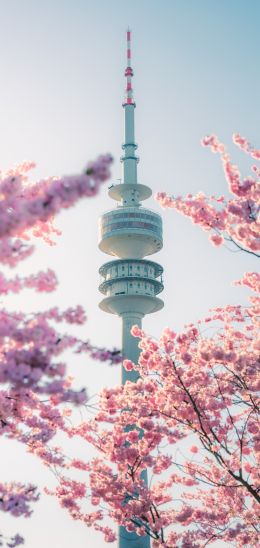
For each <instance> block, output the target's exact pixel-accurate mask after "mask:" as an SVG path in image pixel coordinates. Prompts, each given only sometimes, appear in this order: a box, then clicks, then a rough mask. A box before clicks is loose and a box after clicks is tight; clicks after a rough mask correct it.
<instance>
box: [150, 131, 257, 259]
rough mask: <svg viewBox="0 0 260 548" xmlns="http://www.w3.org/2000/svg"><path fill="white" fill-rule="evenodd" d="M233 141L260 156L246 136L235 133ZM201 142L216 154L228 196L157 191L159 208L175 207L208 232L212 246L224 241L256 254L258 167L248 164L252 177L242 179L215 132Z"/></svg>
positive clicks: (243, 148) (245, 150)
mask: <svg viewBox="0 0 260 548" xmlns="http://www.w3.org/2000/svg"><path fill="white" fill-rule="evenodd" d="M233 141H234V143H235V144H236V145H237V146H239V147H240V148H241V150H243V151H244V152H246V153H247V154H249V155H250V156H251V157H253V158H254V159H256V160H259V159H260V151H259V150H256V149H254V148H253V147H252V146H251V145H250V144H249V142H248V141H247V140H246V139H244V138H243V137H241V136H240V135H238V134H235V135H234V136H233ZM202 144H203V146H205V147H210V148H211V150H212V151H213V152H215V153H218V154H220V157H221V160H222V165H223V169H224V173H225V177H226V180H227V182H228V191H229V193H230V198H226V199H225V197H224V196H218V197H216V196H210V197H207V196H206V195H205V194H204V193H203V192H199V193H198V194H196V195H195V196H193V195H192V194H188V195H187V196H185V197H182V196H178V197H173V196H170V195H167V194H166V193H165V192H159V193H158V194H157V195H156V199H157V200H158V202H159V203H160V204H161V205H162V207H164V208H173V209H176V210H177V211H178V212H179V213H181V214H183V215H185V216H187V217H189V218H190V219H191V220H192V222H193V223H195V224H197V225H199V226H200V227H201V228H202V229H203V230H205V231H207V232H209V233H210V235H209V239H210V241H211V242H212V244H213V245H215V246H220V245H222V244H223V243H224V242H225V241H227V242H232V243H233V244H234V245H235V246H236V247H237V248H239V249H242V250H244V251H247V252H249V253H252V254H254V255H257V254H258V252H259V250H260V238H259V200H260V190H259V176H260V172H259V169H258V168H257V167H256V166H252V171H253V173H254V176H252V175H250V176H248V177H246V178H245V179H242V178H241V174H240V171H239V169H238V167H237V166H235V165H233V164H232V162H231V159H230V155H229V154H228V153H227V151H226V149H225V146H224V145H223V143H221V142H220V141H219V140H218V138H217V137H216V136H215V135H210V136H209V137H205V138H204V139H203V141H202Z"/></svg>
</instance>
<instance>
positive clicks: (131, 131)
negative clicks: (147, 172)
mask: <svg viewBox="0 0 260 548" xmlns="http://www.w3.org/2000/svg"><path fill="white" fill-rule="evenodd" d="M125 76H126V82H127V84H126V97H125V100H124V103H123V108H124V118H125V139H124V141H125V142H124V144H123V145H122V148H123V151H124V154H123V156H122V157H121V161H122V164H123V180H122V182H120V184H115V185H112V186H111V187H110V189H109V196H110V197H111V198H113V199H114V200H115V201H116V202H117V207H116V208H115V209H112V210H111V211H108V212H106V213H104V214H103V215H102V216H101V218H100V221H99V249H100V250H101V251H103V252H104V253H107V254H108V255H112V256H113V257H114V260H112V261H109V262H107V263H105V264H103V265H102V266H101V268H100V269H99V273H100V275H101V277H102V282H101V284H100V286H99V290H100V291H101V293H103V295H104V298H103V300H102V301H101V303H100V305H99V306H100V308H101V309H102V310H104V311H105V312H110V313H111V314H117V315H118V316H119V317H120V318H122V352H123V356H124V357H125V358H128V359H130V360H132V361H133V362H134V363H138V358H139V353H140V350H139V348H138V342H139V341H138V339H137V338H135V337H133V336H132V335H131V327H132V326H133V325H139V326H140V327H141V325H142V319H143V317H144V316H145V315H146V314H151V313H152V312H157V311H158V310H160V309H161V308H162V307H163V301H162V300H161V299H159V298H158V297H157V295H158V294H159V293H161V291H162V290H163V283H162V272H163V268H162V266H161V265H159V264H158V263H155V262H154V261H150V260H147V259H144V257H146V256H147V255H153V254H154V253H156V252H157V251H160V249H161V248H162V245H163V238H162V219H161V216H160V215H158V213H155V212H154V211H152V210H150V209H146V208H144V207H143V206H142V205H141V202H142V201H143V200H146V199H147V198H149V197H150V196H151V195H152V190H151V189H150V188H149V187H148V186H146V185H143V184H141V183H139V182H138V178H137V164H138V161H139V158H138V157H137V156H136V149H137V144H136V142H135V124H134V121H135V120H134V115H135V106H136V105H135V102H134V99H133V89H132V77H133V69H132V67H131V33H130V31H129V30H128V31H127V67H126V70H125ZM137 379H138V373H137V372H136V371H126V370H125V369H124V368H122V383H123V384H124V383H125V382H126V381H131V382H136V380H137ZM119 536H120V540H119V546H120V548H129V547H130V546H131V547H132V548H149V546H150V539H149V537H148V536H146V537H139V536H138V535H136V534H135V533H129V532H127V531H126V530H125V529H124V528H123V527H121V528H120V535H119Z"/></svg>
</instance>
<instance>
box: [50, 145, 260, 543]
mask: <svg viewBox="0 0 260 548" xmlns="http://www.w3.org/2000/svg"><path fill="white" fill-rule="evenodd" d="M234 139H235V142H236V144H238V145H239V146H240V148H242V149H243V150H245V151H246V152H247V153H249V154H251V156H252V157H254V158H255V159H259V156H260V154H259V151H256V150H255V149H253V148H252V147H251V146H250V145H249V143H248V142H247V141H246V140H244V139H242V138H241V137H240V136H235V138H234ZM204 144H205V145H210V146H212V147H213V149H214V150H215V151H217V152H219V153H220V154H221V155H222V160H223V164H224V168H225V173H226V177H227V179H228V182H229V185H230V190H231V193H232V194H233V196H232V197H231V199H227V200H224V199H223V198H220V199H215V198H213V197H212V198H210V199H206V198H205V197H204V196H201V195H198V196H197V197H191V196H189V197H187V198H185V199H183V198H177V199H174V198H170V197H167V196H166V195H165V194H162V193H160V194H159V195H158V199H159V201H160V202H161V203H162V205H163V206H166V207H173V208H175V209H177V210H179V211H181V212H182V213H184V214H185V215H188V216H189V217H191V218H192V220H193V221H194V222H196V223H198V224H200V226H202V227H203V228H204V229H206V230H210V231H211V240H212V242H213V243H214V244H215V245H216V244H217V245H220V244H221V243H223V242H224V240H225V239H226V240H228V241H230V242H232V243H233V244H234V245H235V246H237V248H239V249H240V250H243V251H244V252H245V253H251V254H253V255H256V250H257V249H258V243H257V219H256V213H257V196H258V195H257V180H256V179H253V178H252V179H247V180H244V181H241V179H240V175H239V173H238V170H237V168H235V167H234V166H233V165H232V164H231V163H230V159H229V156H228V155H227V154H226V152H225V149H224V147H223V145H222V144H221V143H219V141H218V140H217V138H215V137H211V138H207V139H206V140H205V141H204ZM254 173H255V174H256V177H258V176H259V171H258V169H257V168H254ZM215 202H217V205H215ZM212 204H214V205H212ZM218 204H220V209H219V208H218ZM221 208H222V209H221ZM236 283H237V284H238V285H241V286H246V287H248V288H250V289H251V290H252V291H253V292H259V289H260V276H259V275H258V274H257V273H255V272H250V273H247V274H245V275H244V277H243V279H242V280H240V281H238V282H236ZM258 317H259V298H258V297H257V296H256V295H252V296H251V297H250V303H249V305H248V306H245V307H244V306H241V305H232V306H229V305H227V306H226V307H222V308H216V309H213V310H212V311H211V312H210V313H209V315H208V317H207V318H205V319H204V320H201V321H199V322H198V324H197V325H194V324H187V326H186V327H185V329H184V331H183V332H181V333H175V332H174V331H173V330H171V329H169V328H167V329H165V330H164V332H163V334H162V336H161V338H160V340H159V341H157V340H155V339H154V338H152V337H150V336H147V335H146V333H145V332H144V331H142V330H140V328H138V327H134V328H133V330H132V333H133V335H134V336H136V337H139V338H140V343H139V346H140V348H141V355H140V359H139V363H138V364H133V363H132V362H130V361H129V360H125V361H124V367H125V368H126V369H127V370H135V371H137V372H138V375H139V379H138V380H137V382H136V383H131V382H129V381H128V382H127V383H126V384H125V385H124V386H117V387H115V388H110V389H108V388H105V389H103V390H102V391H101V394H100V398H99V408H98V409H99V410H98V412H97V413H96V415H95V417H94V419H93V420H90V421H84V422H83V423H82V424H79V425H76V426H73V427H71V425H69V424H67V425H65V427H64V426H63V430H64V431H65V432H66V433H67V434H68V436H70V437H74V436H78V437H80V438H81V439H82V440H84V441H85V442H86V443H87V444H89V443H90V444H92V445H93V446H94V447H95V448H96V450H97V457H95V458H94V459H93V460H92V461H91V462H89V461H88V460H87V459H86V460H85V461H83V460H82V459H78V458H74V459H72V460H67V459H66V458H65V457H64V460H63V462H62V464H61V465H60V482H59V485H58V487H57V489H56V492H55V495H56V496H57V497H58V499H59V501H60V504H61V506H63V507H64V508H65V509H67V511H68V512H69V513H70V515H71V516H72V517H73V518H74V519H77V520H81V521H83V522H84V523H85V524H86V525H87V526H93V527H94V528H95V529H96V530H99V531H101V532H102V533H103V535H104V539H105V541H106V542H114V541H115V539H116V533H115V530H113V528H111V527H109V526H107V524H106V518H107V517H109V518H110V519H112V520H113V521H114V523H115V524H117V525H118V524H120V525H123V526H124V527H126V529H127V530H128V531H135V532H137V534H138V535H140V536H142V535H149V536H150V537H151V539H152V542H153V547H154V548H156V547H158V546H164V547H165V548H177V547H178V548H179V547H183V548H184V547H185V548H189V547H190V548H191V547H193V548H200V547H204V546H206V545H210V544H213V543H214V542H215V541H216V540H220V541H222V542H224V543H225V544H226V543H227V545H230V543H232V545H235V546H237V547H242V546H243V547H244V546H249V547H250V548H251V547H253V546H257V543H258V539H259V533H260V531H259V521H258V520H259V503H260V483H259V451H260V443H259V390H260V379H259V374H258V371H259V338H258V334H259V321H258ZM68 470H70V474H69V473H68ZM145 470H149V471H150V473H151V474H150V475H151V482H150V483H149V485H146V483H145V481H144V475H143V473H144V471H145ZM78 471H82V474H83V479H82V480H81V481H80V480H79V479H78V476H77V473H78ZM86 477H88V481H86ZM90 497H91V503H92V505H93V506H94V507H95V508H94V511H89V509H88V508H87V506H86V499H89V498H90Z"/></svg>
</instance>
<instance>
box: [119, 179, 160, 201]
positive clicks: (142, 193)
mask: <svg viewBox="0 0 260 548" xmlns="http://www.w3.org/2000/svg"><path fill="white" fill-rule="evenodd" d="M130 190H136V191H137V192H138V194H139V199H140V201H142V200H147V199H148V198H150V197H151V196H152V193H153V192H152V189H151V188H149V186H146V185H142V184H140V183H120V184H118V185H113V186H112V187H110V189H109V191H108V195H109V196H110V198H113V199H114V200H116V201H117V202H120V200H122V198H123V195H124V193H125V192H129V191H130Z"/></svg>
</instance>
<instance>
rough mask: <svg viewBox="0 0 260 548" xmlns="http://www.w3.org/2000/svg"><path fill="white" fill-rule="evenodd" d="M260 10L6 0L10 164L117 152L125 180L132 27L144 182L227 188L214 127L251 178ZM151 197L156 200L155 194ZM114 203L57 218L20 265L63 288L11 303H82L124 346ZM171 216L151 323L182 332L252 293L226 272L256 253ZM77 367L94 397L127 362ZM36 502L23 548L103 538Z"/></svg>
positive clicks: (178, 2)
mask: <svg viewBox="0 0 260 548" xmlns="http://www.w3.org/2000/svg"><path fill="white" fill-rule="evenodd" d="M259 16H260V3H259V2H258V0H256V1H253V0H251V1H247V2H245V1H241V0H229V1H226V0H219V1H218V2H215V1H213V0H212V1H210V0H190V1H188V0H167V1H166V0H160V1H159V0H158V1H155V0H132V1H130V0H129V1H127V2H126V1H123V0H122V1H116V0H110V1H105V0H103V1H102V0H95V2H94V1H93V2H92V1H89V0H84V1H83V0H73V1H72V0H71V1H68V0H45V1H44V2H41V1H40V0H8V2H7V1H6V0H0V21H1V33H0V53H1V76H2V78H1V86H0V150H1V167H2V168H3V169H5V168H8V167H11V166H12V165H14V164H17V163H19V162H21V161H23V160H24V159H32V160H35V161H36V162H37V165H38V167H37V170H36V175H37V176H38V177H42V176H49V175H52V174H53V175H54V174H64V173H74V172H77V171H80V170H81V169H82V168H83V167H84V165H85V162H86V161H87V160H88V159H90V158H95V157H96V155H97V154H99V153H101V152H106V151H109V152H111V153H112V154H113V156H114V157H115V163H114V166H113V178H114V180H116V179H117V178H119V177H120V175H121V173H120V169H121V166H120V162H119V158H120V155H121V149H120V147H121V143H122V136H123V112H122V108H121V104H122V99H123V93H124V87H125V82H124V77H123V72H124V68H125V30H126V28H127V26H128V25H129V26H130V28H131V29H132V39H133V66H134V72H135V78H134V90H135V98H136V102H137V108H136V139H137V142H138V144H139V151H138V152H139V155H140V164H139V168H138V169H139V180H140V182H143V183H144V184H148V185H150V186H151V187H152V188H153V190H154V191H159V190H166V191H168V192H170V193H173V194H179V193H186V192H196V191H197V190H204V191H205V192H207V193H208V194H212V193H216V194H221V193H223V192H224V191H225V181H224V177H223V175H222V171H221V166H220V162H219V160H218V158H217V157H216V156H214V155H212V154H210V152H209V151H208V150H205V149H203V148H201V147H200V139H201V138H202V137H203V136H204V135H205V134H208V133H211V132H214V133H217V134H218V135H219V136H220V138H221V139H222V140H224V141H225V142H226V143H227V144H228V145H229V146H230V150H231V151H232V154H234V159H235V160H236V161H237V162H238V163H239V165H240V166H241V168H242V169H243V172H244V174H245V175H246V174H247V168H248V165H249V163H248V160H247V159H246V158H245V157H244V156H243V155H242V154H241V153H239V152H238V151H237V150H236V149H235V147H234V146H233V145H232V143H231V135H232V133H233V132H237V131H239V132H241V134H242V135H245V136H247V137H248V138H249V139H250V140H251V141H252V142H255V144H258V145H259V135H258V127H259V122H260V111H259V94H260V89H259V88H260V85H259V82H260V76H259V65H258V58H259ZM147 205H148V206H150V207H151V208H153V209H158V206H157V204H156V203H154V202H153V200H152V199H151V200H149V203H148V202H147ZM112 207H114V203H113V201H111V200H110V199H109V198H108V197H107V193H106V189H105V188H104V189H103V191H102V194H101V195H100V197H98V198H97V199H95V200H93V201H89V202H88V201H86V202H84V203H81V204H80V205H79V206H78V207H77V208H75V209H74V210H71V211H68V212H65V213H63V214H62V215H60V217H59V219H58V225H59V227H61V228H62V229H63V236H62V238H60V240H59V242H58V246H57V247H56V248H51V249H49V248H46V246H44V245H43V244H40V245H39V249H38V251H37V253H36V254H35V257H34V258H33V259H30V260H28V261H27V262H26V263H24V265H23V266H22V267H21V271H23V272H31V271H33V270H36V269H40V268H41V269H42V268H44V267H46V266H47V265H48V266H51V267H53V268H55V269H56V271H57V273H58V277H59V280H60V287H59V289H58V291H57V293H56V295H53V296H52V297H50V298H49V299H48V300H47V299H46V297H38V296H32V293H29V292H26V293H24V295H21V296H19V297H16V298H15V299H11V300H10V301H9V302H10V306H12V307H15V308H18V307H22V308H23V309H26V310H31V309H32V308H34V309H37V308H44V307H46V306H47V305H50V306H51V305H53V304H56V303H58V304H59V305H60V306H67V305H71V304H76V303H82V304H83V305H84V306H85V308H86V310H87V313H88V316H89V321H88V324H87V326H86V327H85V328H84V329H82V331H81V333H82V335H85V336H86V337H90V338H91V340H92V341H93V342H94V343H97V344H104V345H110V346H112V345H114V344H115V345H120V323H119V320H118V319H117V318H116V317H110V316H108V315H106V314H104V313H103V312H101V311H100V310H99V309H98V302H99V300H100V296H99V293H98V289H97V287H98V281H99V279H98V267H99V266H100V265H101V264H102V262H105V261H107V260H109V257H108V256H105V255H103V254H101V253H100V252H99V251H98V250H97V221H98V217H99V215H100V214H101V213H102V212H103V211H105V210H107V209H110V208H112ZM162 214H163V219H164V250H163V251H162V252H160V253H159V254H158V255H157V256H154V260H158V262H160V263H161V264H163V266H164V268H165V276H164V278H165V291H164V294H163V298H164V299H165V308H164V309H163V310H162V311H161V312H160V313H157V314H156V316H151V317H149V318H146V320H145V324H144V325H145V328H146V329H147V330H148V331H149V332H150V333H152V334H154V335H156V336H158V335H159V334H160V331H161V330H162V328H163V327H164V326H165V325H169V326H171V327H173V328H175V329H176V328H177V329H178V328H181V326H182V325H183V324H184V323H185V322H188V321H192V320H196V319H198V318H199V317H201V316H203V315H206V314H207V311H208V309H209V308H210V307H213V306H217V305H222V304H224V303H225V302H230V303H231V302H238V301H241V300H242V299H244V298H245V295H246V292H245V291H243V290H241V289H239V288H234V287H233V288H232V287H231V286H230V284H231V281H232V280H234V279H237V278H239V277H240V276H241V275H242V273H243V272H244V271H245V270H251V269H254V268H256V266H255V261H254V260H253V259H250V258H248V257H245V256H242V255H241V254H237V253H231V252H229V251H227V250H226V249H223V248H222V249H219V250H215V249H213V248H212V247H211V246H210V244H209V243H208V241H207V236H206V235H205V234H204V233H202V232H201V231H200V230H199V229H197V228H194V227H192V225H191V224H190V223H189V221H188V220H186V219H184V218H181V217H179V216H177V214H173V212H172V211H166V212H162ZM70 371H71V372H73V373H74V374H75V376H76V377H77V383H78V384H79V385H82V384H86V385H87V386H88V387H89V392H90V394H92V393H95V392H96V391H98V389H99V388H100V387H101V384H100V379H102V382H103V383H106V384H112V383H115V382H118V380H119V371H118V369H117V370H115V369H113V370H111V369H109V368H108V367H107V366H101V365H99V364H94V365H93V364H92V365H91V364H90V363H89V360H87V361H86V362H84V360H81V365H78V366H75V368H73V367H71V368H70ZM2 447H3V448H4V450H3V452H1V460H2V461H3V466H2V475H3V477H1V480H2V479H13V478H15V479H17V480H23V479H26V480H30V479H31V480H32V481H38V479H39V476H40V477H41V479H40V480H39V481H40V483H41V485H45V484H46V483H48V481H49V476H48V474H47V473H46V472H45V473H44V474H43V473H42V471H41V470H42V469H41V467H40V465H39V463H37V462H36V461H35V460H34V459H32V457H31V458H30V457H29V456H28V455H26V454H25V452H24V450H23V448H21V447H18V448H17V447H16V446H14V444H13V443H11V442H5V443H4V442H2ZM84 451H85V449H84ZM11 462H13V463H14V467H12V466H10V463H11ZM14 468H15V471H14ZM8 469H9V471H8ZM35 508H36V510H35V515H34V517H33V518H32V519H31V520H30V521H28V520H27V521H26V520H20V521H18V520H8V519H7V518H6V529H7V528H8V530H9V531H10V532H12V531H16V530H20V531H21V532H24V534H25V536H26V539H27V544H26V546H27V548H36V546H37V548H43V547H46V546H47V545H48V546H49V547H50V548H57V547H58V546H59V547H60V546H61V547H63V548H70V547H71V544H72V543H73V545H76V546H77V548H86V547H88V546H89V547H92V546H95V548H101V547H103V546H104V542H103V540H102V538H101V536H100V535H97V534H94V533H92V532H90V531H89V530H88V529H87V530H86V529H85V528H84V527H83V526H81V525H80V524H78V523H73V522H71V521H70V520H69V519H68V518H67V516H66V514H65V512H62V511H60V510H59V508H58V506H57V504H56V502H55V501H54V500H52V499H49V498H45V499H43V500H42V502H41V503H39V504H38V505H37V506H36V507H35ZM1 518H2V519H1V527H2V523H3V527H4V522H5V520H3V516H1ZM50 530H52V540H51V541H50Z"/></svg>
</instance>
